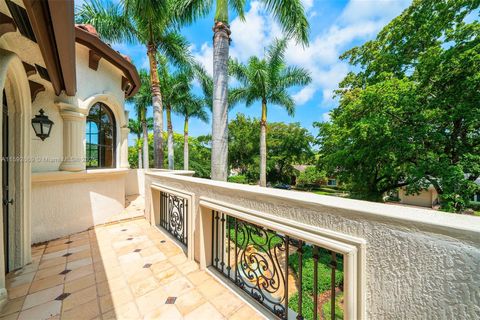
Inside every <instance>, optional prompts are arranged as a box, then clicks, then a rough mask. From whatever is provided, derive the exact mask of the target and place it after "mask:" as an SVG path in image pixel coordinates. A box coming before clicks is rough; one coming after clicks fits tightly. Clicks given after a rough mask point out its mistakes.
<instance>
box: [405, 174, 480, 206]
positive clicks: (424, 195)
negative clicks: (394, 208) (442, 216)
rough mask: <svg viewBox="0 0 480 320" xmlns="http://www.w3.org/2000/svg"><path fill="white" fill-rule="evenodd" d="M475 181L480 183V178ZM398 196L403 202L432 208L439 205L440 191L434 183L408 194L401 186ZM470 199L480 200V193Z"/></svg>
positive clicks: (473, 200)
mask: <svg viewBox="0 0 480 320" xmlns="http://www.w3.org/2000/svg"><path fill="white" fill-rule="evenodd" d="M475 183H476V184H478V185H480V179H477V180H475ZM398 198H399V199H400V203H402V204H408V205H413V206H421V207H428V208H432V207H434V206H436V205H438V204H439V201H440V199H439V196H438V192H437V190H435V188H434V187H433V186H432V185H430V186H429V187H428V189H424V190H422V191H420V193H414V194H407V190H406V188H405V187H403V188H400V189H399V190H398ZM470 201H472V202H480V193H477V194H474V195H473V196H472V199H470Z"/></svg>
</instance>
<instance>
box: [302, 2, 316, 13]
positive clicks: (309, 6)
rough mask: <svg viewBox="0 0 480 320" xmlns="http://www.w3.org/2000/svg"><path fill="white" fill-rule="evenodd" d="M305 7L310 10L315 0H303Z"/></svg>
mask: <svg viewBox="0 0 480 320" xmlns="http://www.w3.org/2000/svg"><path fill="white" fill-rule="evenodd" d="M302 4H303V7H304V8H305V10H307V11H308V10H310V9H311V8H312V7H313V0H302Z"/></svg>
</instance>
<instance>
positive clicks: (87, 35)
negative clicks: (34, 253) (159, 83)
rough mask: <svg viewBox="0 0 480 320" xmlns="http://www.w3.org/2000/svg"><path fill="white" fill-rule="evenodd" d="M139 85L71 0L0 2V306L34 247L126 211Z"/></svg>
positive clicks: (134, 74) (135, 75) (131, 70)
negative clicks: (12, 275)
mask: <svg viewBox="0 0 480 320" xmlns="http://www.w3.org/2000/svg"><path fill="white" fill-rule="evenodd" d="M139 85H140V81H139V76H138V73H137V71H136V69H135V67H134V65H133V64H132V63H131V62H130V61H129V60H128V59H127V58H126V57H124V56H122V55H121V54H120V53H118V52H117V51H115V50H113V49H112V48H111V47H110V46H109V45H107V44H105V43H104V42H102V41H101V40H100V38H99V37H98V35H97V34H96V32H95V29H94V28H93V27H91V26H75V25H74V6H73V1H52V0H49V1H47V0H45V1H21V0H14V1H10V0H0V100H2V107H3V112H2V113H1V115H2V116H1V117H2V118H1V120H2V131H1V132H2V133H1V141H2V146H3V148H2V150H3V157H4V158H3V159H4V161H3V162H2V173H1V181H2V194H3V216H4V219H3V222H2V224H3V228H0V230H3V235H4V237H3V239H2V241H3V247H4V250H3V254H1V255H0V257H1V261H0V269H1V270H0V304H1V303H2V302H3V300H4V299H5V295H6V291H5V289H4V287H5V285H4V284H5V281H4V275H5V272H6V271H8V270H13V269H17V268H19V267H22V266H24V265H25V264H27V263H29V262H31V247H30V246H31V244H32V243H36V242H41V241H46V240H51V239H54V238H57V237H61V236H65V235H68V234H71V233H74V232H79V231H82V230H85V229H87V228H89V227H91V226H93V225H96V224H101V223H105V222H107V221H108V219H109V217H110V216H112V215H114V214H118V213H120V212H121V211H122V210H123V209H124V202H125V179H126V177H127V174H128V167H129V165H128V155H127V152H128V151H127V149H128V141H127V138H128V133H129V130H128V128H127V123H128V119H127V118H128V114H127V113H126V112H125V109H124V103H125V98H126V97H129V96H132V95H133V94H135V93H136V92H137V90H138V88H139ZM41 110H42V111H41ZM42 112H44V116H47V117H48V119H49V120H51V121H53V123H54V124H53V126H52V127H51V132H50V133H49V135H48V132H44V134H45V135H43V136H42V135H41V132H38V133H39V134H36V131H38V130H39V129H40V123H38V122H36V120H35V121H33V119H37V120H38V119H44V118H42V117H41V116H42V114H41V113H42ZM44 124H45V125H46V126H47V125H48V124H47V123H46V122H45V123H44ZM45 128H46V127H45V126H44V130H45ZM34 129H35V130H34ZM47 131H48V130H47ZM46 135H48V137H46ZM86 146H88V150H87V148H86ZM5 159H8V161H5ZM87 165H88V169H91V170H86V169H87V167H86V166H87Z"/></svg>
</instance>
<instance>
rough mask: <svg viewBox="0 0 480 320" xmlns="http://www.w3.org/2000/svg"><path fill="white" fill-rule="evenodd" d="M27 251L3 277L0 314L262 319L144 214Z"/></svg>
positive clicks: (32, 319) (33, 319)
mask: <svg viewBox="0 0 480 320" xmlns="http://www.w3.org/2000/svg"><path fill="white" fill-rule="evenodd" d="M32 256H33V263H32V264H30V265H28V266H26V267H25V268H23V269H21V270H18V271H15V272H12V273H9V274H8V275H7V290H8V294H9V298H10V300H9V302H8V304H7V305H6V306H5V308H4V309H3V312H2V313H1V314H0V320H4V319H22V320H24V319H28V320H41V319H74V320H77V319H168V320H173V319H194V320H201V319H208V320H214V319H248V320H253V319H262V318H263V317H262V316H260V314H258V313H257V312H256V311H255V310H254V309H252V308H251V307H249V306H248V305H247V304H245V303H244V302H243V301H242V300H240V299H239V298H238V297H237V296H236V295H234V294H233V293H232V292H231V291H230V290H229V289H227V288H226V287H224V286H223V285H222V284H220V283H219V282H217V281H216V280H215V279H214V278H213V277H212V276H211V275H210V274H209V273H207V272H205V271H201V270H199V267H198V265H197V264H196V263H195V262H191V261H187V259H186V257H185V254H184V253H183V251H182V250H181V249H180V248H179V247H178V246H176V245H175V244H174V243H173V242H172V241H171V240H169V238H167V237H166V236H165V235H164V234H163V233H162V232H160V231H158V230H157V229H155V228H152V227H151V226H150V225H149V224H148V223H147V222H146V221H145V220H144V219H135V220H130V221H127V222H121V223H117V224H112V225H106V226H100V227H96V228H94V229H92V230H89V231H85V232H82V233H78V234H74V235H71V236H69V237H66V238H63V239H58V240H54V241H50V242H49V243H47V244H44V245H40V246H35V247H33V248H32ZM168 297H176V300H175V301H174V303H173V304H166V300H167V298H168Z"/></svg>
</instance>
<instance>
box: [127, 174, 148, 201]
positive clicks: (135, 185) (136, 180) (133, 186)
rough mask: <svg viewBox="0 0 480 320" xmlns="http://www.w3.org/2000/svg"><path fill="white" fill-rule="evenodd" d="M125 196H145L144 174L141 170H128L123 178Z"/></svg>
mask: <svg viewBox="0 0 480 320" xmlns="http://www.w3.org/2000/svg"><path fill="white" fill-rule="evenodd" d="M125 194H126V195H127V196H130V195H135V194H141V195H144V194H145V173H144V170H143V169H129V170H128V174H127V176H126V177H125Z"/></svg>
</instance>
